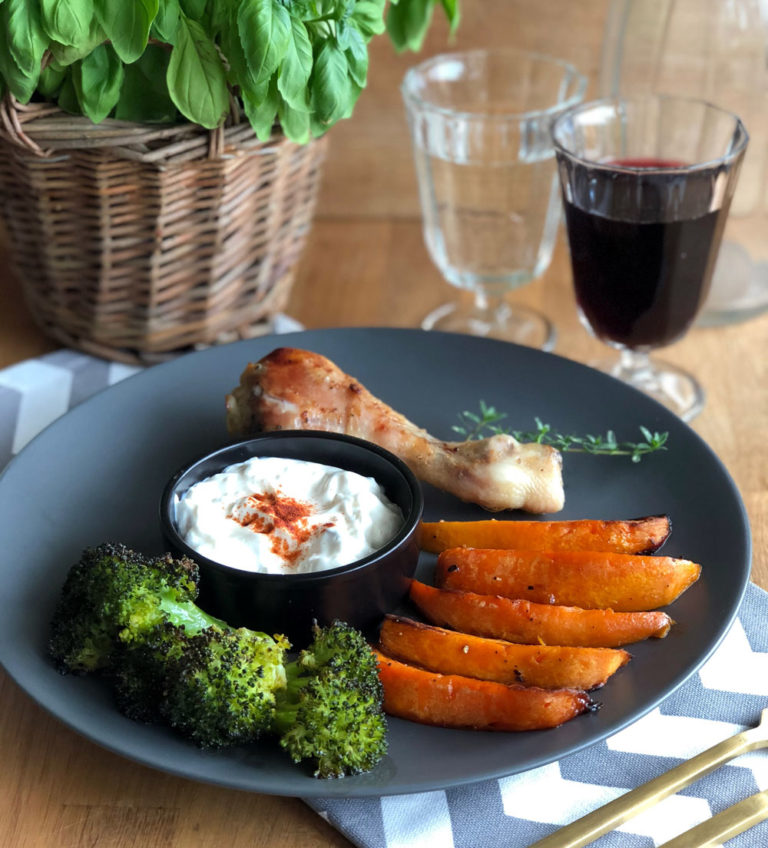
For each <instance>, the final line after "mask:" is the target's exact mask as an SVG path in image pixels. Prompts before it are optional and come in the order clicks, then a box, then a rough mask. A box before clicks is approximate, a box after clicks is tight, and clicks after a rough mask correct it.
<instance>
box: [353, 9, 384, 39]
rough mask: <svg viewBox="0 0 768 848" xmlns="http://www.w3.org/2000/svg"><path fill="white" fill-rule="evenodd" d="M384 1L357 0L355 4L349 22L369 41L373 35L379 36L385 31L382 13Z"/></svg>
mask: <svg viewBox="0 0 768 848" xmlns="http://www.w3.org/2000/svg"><path fill="white" fill-rule="evenodd" d="M386 6H387V4H386V0H359V2H357V3H356V4H355V7H354V11H353V12H352V15H351V20H353V21H354V22H355V25H356V26H357V27H358V29H359V30H360V32H361V33H362V34H363V35H364V36H365V37H366V38H367V40H369V41H370V39H371V38H372V37H373V36H374V35H381V33H382V32H384V30H385V29H386V24H385V22H384V11H385V9H386Z"/></svg>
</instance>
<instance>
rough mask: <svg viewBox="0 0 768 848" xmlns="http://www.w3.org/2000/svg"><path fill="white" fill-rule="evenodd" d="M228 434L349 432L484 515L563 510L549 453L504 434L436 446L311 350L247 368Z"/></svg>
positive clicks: (235, 394)
mask: <svg viewBox="0 0 768 848" xmlns="http://www.w3.org/2000/svg"><path fill="white" fill-rule="evenodd" d="M227 427H228V429H229V431H230V432H231V433H232V434H234V435H238V436H248V435H253V434H254V433H258V432H263V431H270V430H327V431H331V432H334V433H346V434H347V435H350V436H357V437H358V438H361V439H366V440H367V441H369V442H374V443H375V444H377V445H379V446H381V447H383V448H385V449H386V450H389V451H391V452H392V453H394V454H396V455H397V456H399V457H400V458H401V459H402V460H403V461H404V462H405V463H406V464H407V465H408V466H410V468H411V469H412V471H413V472H414V474H416V476H417V477H419V478H420V479H421V480H423V481H424V482H426V483H430V484H432V485H433V486H436V487H438V488H439V489H443V490H444V491H447V492H450V493H451V494H453V495H456V496H457V497H458V498H460V499H462V500H464V501H469V502H471V503H476V504H479V505H480V506H482V507H485V508H486V509H489V510H494V511H495V510H502V509H523V510H526V511H528V512H534V513H549V512H557V511H558V510H560V509H562V507H563V502H564V493H563V481H562V459H561V456H560V453H559V452H558V451H557V450H555V449H554V448H552V447H549V446H547V445H540V444H536V443H530V444H527V443H521V442H518V441H517V440H516V439H514V438H512V436H507V435H496V436H492V437H490V438H488V439H479V440H476V441H467V442H443V441H440V440H439V439H436V438H434V437H433V436H431V435H430V434H429V433H427V432H426V431H425V430H422V429H420V428H419V427H417V426H416V425H415V424H413V423H412V422H411V421H409V420H408V419H407V418H405V416H403V415H401V414H400V413H398V412H396V411H395V410H394V409H392V408H391V407H389V406H387V405H386V404H385V403H384V402H383V401H381V400H379V399H378V398H376V397H374V396H373V395H372V394H371V393H370V392H369V391H368V390H367V389H366V388H365V387H364V386H362V385H361V384H360V383H359V382H358V381H357V380H355V379H354V378H353V377H350V376H349V375H347V374H345V373H344V372H343V371H342V370H341V369H339V368H338V367H337V366H336V365H335V364H334V363H333V362H331V361H330V360H329V359H326V358H325V357H324V356H320V355H319V354H317V353H312V352H310V351H304V350H298V349H296V348H277V349H276V350H273V351H272V352H271V353H269V354H267V356H265V357H264V358H263V359H261V360H259V362H255V363H253V362H252V363H250V364H249V365H248V366H247V367H246V368H245V370H244V371H243V373H242V375H241V377H240V385H239V386H237V388H235V389H233V390H232V392H231V393H230V394H229V395H227Z"/></svg>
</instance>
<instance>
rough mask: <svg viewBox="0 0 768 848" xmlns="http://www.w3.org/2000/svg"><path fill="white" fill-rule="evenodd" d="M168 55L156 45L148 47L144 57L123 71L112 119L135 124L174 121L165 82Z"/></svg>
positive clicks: (171, 102) (175, 117)
mask: <svg viewBox="0 0 768 848" xmlns="http://www.w3.org/2000/svg"><path fill="white" fill-rule="evenodd" d="M170 58H171V54H170V53H169V52H168V51H167V50H165V49H164V48H163V47H160V46H159V45H155V44H150V45H149V46H148V47H147V49H146V50H145V51H144V54H143V55H142V56H141V57H140V58H139V59H138V60H137V61H136V62H134V63H133V64H131V65H127V66H126V68H125V80H124V81H123V88H122V90H121V92H120V99H119V100H118V101H117V106H116V107H115V117H116V118H119V119H120V120H121V121H134V122H136V123H166V122H171V121H175V120H176V119H177V117H178V112H177V111H176V107H175V106H174V103H173V100H171V95H170V94H169V93H168V86H167V85H166V82H165V78H166V74H167V72H168V62H169V60H170Z"/></svg>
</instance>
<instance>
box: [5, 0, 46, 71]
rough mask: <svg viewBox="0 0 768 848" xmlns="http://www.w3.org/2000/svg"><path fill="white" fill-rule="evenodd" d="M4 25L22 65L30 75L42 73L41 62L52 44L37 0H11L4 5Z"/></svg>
mask: <svg viewBox="0 0 768 848" xmlns="http://www.w3.org/2000/svg"><path fill="white" fill-rule="evenodd" d="M1 19H2V21H3V28H4V29H5V31H6V33H7V38H8V47H9V48H10V51H11V56H13V60H14V62H16V64H17V65H18V67H19V69H20V70H21V71H23V72H24V73H25V74H28V75H29V76H33V77H35V78H36V77H37V76H38V75H39V74H40V63H41V62H42V59H43V53H44V52H45V50H46V48H47V47H48V42H49V41H50V39H49V38H48V36H47V34H46V32H45V30H44V29H43V19H42V15H41V14H40V4H39V2H37V0H7V2H6V3H5V5H4V6H3V8H2V16H1Z"/></svg>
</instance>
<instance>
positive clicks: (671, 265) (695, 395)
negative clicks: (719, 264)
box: [552, 95, 748, 420]
mask: <svg viewBox="0 0 768 848" xmlns="http://www.w3.org/2000/svg"><path fill="white" fill-rule="evenodd" d="M552 136H553V140H554V145H555V151H556V155H557V161H558V169H559V174H560V180H561V184H562V193H563V201H564V204H565V222H566V229H567V232H568V241H569V245H570V252H571V264H572V267H573V280H574V286H575V293H576V301H577V305H578V308H579V313H580V317H581V319H582V321H583V323H584V324H585V326H586V327H587V329H588V330H590V331H591V333H592V334H593V335H595V336H596V337H597V338H598V339H600V340H601V341H604V342H606V343H607V344H608V345H610V346H611V347H613V348H616V349H617V350H618V356H617V357H613V358H611V359H610V360H601V361H598V362H595V363H592V364H593V365H595V366H596V367H598V368H600V369H602V370H604V371H607V372H608V373H610V374H613V375H614V376H615V377H618V378H619V379H621V380H624V381H625V382H627V383H630V384H631V385H633V386H635V387H636V388H639V389H641V390H643V391H645V392H646V393H648V394H650V395H651V396H652V397H654V398H656V399H657V400H658V401H660V402H661V403H663V404H665V405H666V406H668V407H669V408H670V409H672V410H673V411H674V412H676V413H677V414H678V415H679V416H680V417H681V418H683V419H684V420H690V419H691V418H693V417H694V416H695V415H696V414H697V413H698V412H700V411H701V409H702V407H703V404H704V391H703V389H702V387H701V385H700V384H699V382H698V380H697V379H696V378H695V377H693V376H692V375H690V374H688V373H687V372H685V371H683V370H681V369H679V368H677V367H676V366H674V365H671V364H669V363H665V362H660V361H658V360H656V359H655V358H654V359H651V358H650V352H651V351H653V350H655V349H656V348H658V347H663V346H666V345H669V344H672V343H673V342H675V341H677V340H678V339H680V338H681V337H682V336H683V335H684V334H685V333H686V331H687V330H688V329H689V328H690V326H691V324H692V323H693V322H694V320H695V318H696V316H697V314H698V312H699V310H700V309H701V307H702V305H703V303H704V301H705V299H706V296H707V292H708V289H709V285H710V281H711V277H712V271H713V269H714V266H715V261H716V259H717V253H718V249H719V246H720V241H721V237H722V233H723V229H724V227H725V221H726V218H727V216H728V210H729V207H730V204H731V198H732V197H733V193H734V191H735V188H736V182H737V179H738V174H739V168H740V165H741V162H742V159H743V157H744V152H745V150H746V147H747V142H748V135H747V132H746V130H745V128H744V126H743V124H742V122H741V121H740V120H739V118H738V117H737V116H735V115H733V114H732V113H730V112H727V111H725V110H723V109H720V108H718V107H716V106H713V105H711V104H709V103H706V102H704V101H702V100H695V99H690V98H684V97H674V96H663V95H647V96H642V97H636V98H635V97H633V98H614V99H608V100H598V101H594V102H592V103H584V104H581V105H579V106H576V107H575V108H573V109H570V110H568V111H567V112H565V113H564V114H562V115H561V116H559V117H558V118H557V120H556V121H555V122H554V124H553V127H552Z"/></svg>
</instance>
